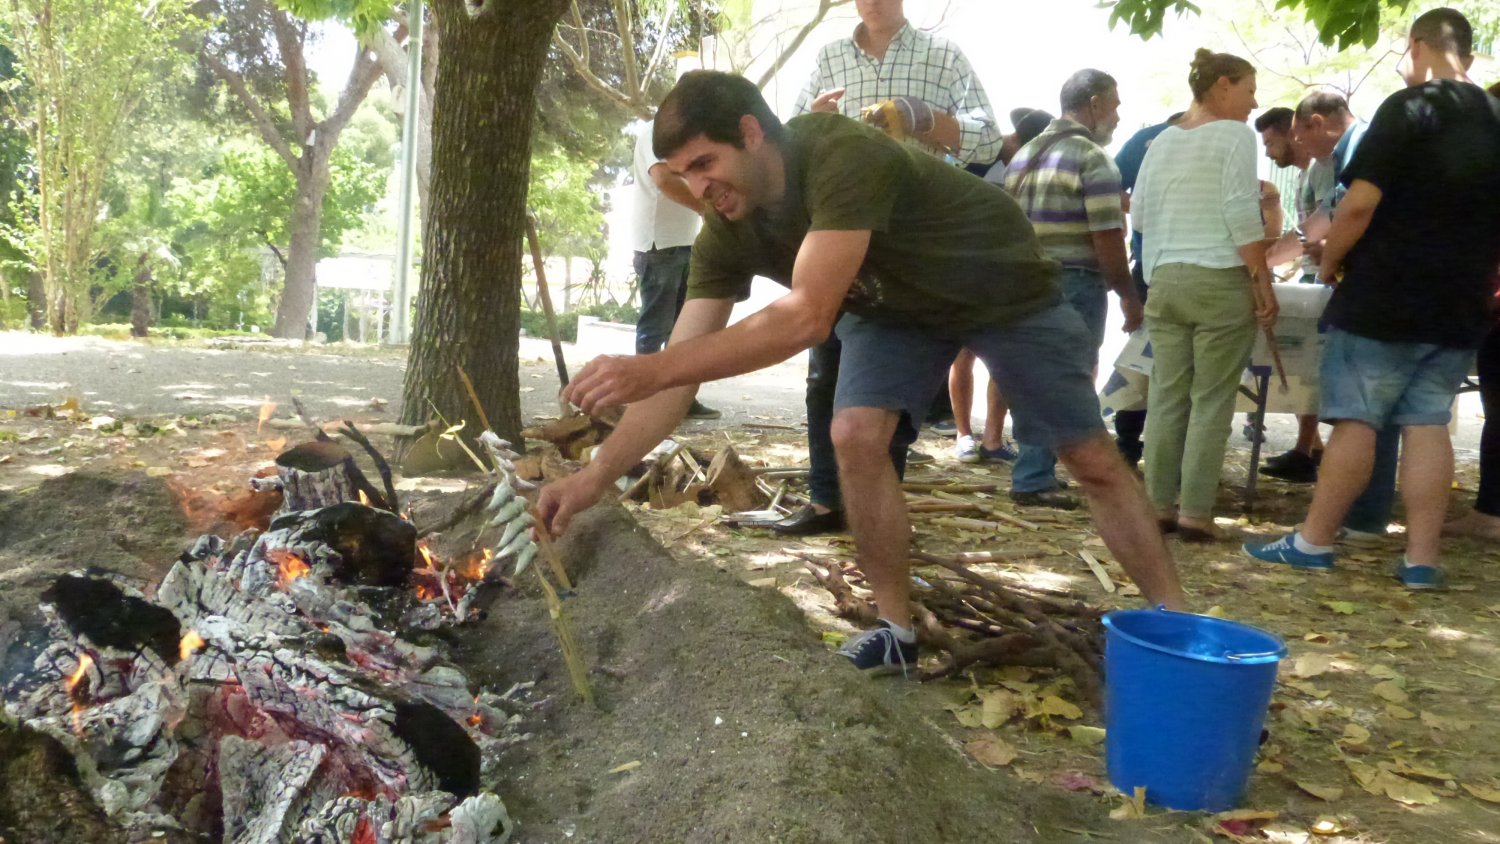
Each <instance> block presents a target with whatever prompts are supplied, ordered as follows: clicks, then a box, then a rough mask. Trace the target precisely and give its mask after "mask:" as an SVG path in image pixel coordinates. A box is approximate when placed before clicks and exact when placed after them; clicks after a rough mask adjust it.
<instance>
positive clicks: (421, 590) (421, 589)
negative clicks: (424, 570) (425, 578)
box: [417, 583, 443, 601]
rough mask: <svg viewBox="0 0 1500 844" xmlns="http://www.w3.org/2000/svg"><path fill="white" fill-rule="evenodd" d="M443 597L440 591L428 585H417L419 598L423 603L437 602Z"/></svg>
mask: <svg viewBox="0 0 1500 844" xmlns="http://www.w3.org/2000/svg"><path fill="white" fill-rule="evenodd" d="M442 596H443V592H442V590H440V589H436V588H434V587H432V586H428V585H427V584H426V583H418V584H417V597H418V598H419V599H421V600H423V601H436V600H437V599H438V598H441V597H442Z"/></svg>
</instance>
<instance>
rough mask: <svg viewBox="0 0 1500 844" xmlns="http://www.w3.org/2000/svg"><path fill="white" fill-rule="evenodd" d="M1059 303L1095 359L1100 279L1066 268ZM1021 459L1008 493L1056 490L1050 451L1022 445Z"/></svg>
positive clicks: (1105, 302)
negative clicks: (1074, 318)
mask: <svg viewBox="0 0 1500 844" xmlns="http://www.w3.org/2000/svg"><path fill="white" fill-rule="evenodd" d="M1059 282H1060V283H1061V286H1062V292H1063V299H1064V301H1066V302H1067V303H1068V305H1069V306H1071V307H1072V308H1073V310H1075V311H1077V312H1078V315H1079V316H1081V317H1083V324H1084V327H1085V328H1087V329H1088V332H1089V339H1090V341H1091V342H1092V343H1093V346H1092V348H1093V357H1094V359H1095V360H1097V359H1098V357H1099V347H1100V346H1102V345H1104V323H1105V321H1106V319H1107V318H1108V316H1109V293H1108V292H1107V291H1106V290H1105V288H1104V279H1103V278H1101V277H1100V275H1099V273H1097V272H1094V271H1092V270H1084V269H1078V268H1074V267H1066V268H1064V269H1063V271H1062V277H1061V278H1060V279H1059ZM1020 445H1021V456H1020V457H1018V458H1017V459H1016V465H1015V467H1014V468H1013V469H1012V470H1011V473H1010V488H1011V491H1012V492H1047V491H1049V490H1054V489H1057V455H1056V454H1054V453H1052V449H1050V448H1046V447H1044V446H1040V445H1034V444H1030V443H1026V442H1022V443H1021V444H1020Z"/></svg>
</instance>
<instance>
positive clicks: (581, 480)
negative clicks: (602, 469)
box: [536, 469, 611, 536]
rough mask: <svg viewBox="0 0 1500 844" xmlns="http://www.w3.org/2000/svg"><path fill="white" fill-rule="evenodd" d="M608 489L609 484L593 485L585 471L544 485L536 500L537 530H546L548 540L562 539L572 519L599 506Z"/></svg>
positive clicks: (589, 474) (594, 481) (590, 477)
mask: <svg viewBox="0 0 1500 844" xmlns="http://www.w3.org/2000/svg"><path fill="white" fill-rule="evenodd" d="M610 488H611V485H610V484H607V483H606V484H600V483H599V482H598V481H596V480H595V479H594V477H593V475H592V474H591V473H590V472H589V471H588V470H587V469H585V470H583V471H581V472H577V473H575V474H572V475H569V476H568V477H566V478H563V479H561V480H556V481H553V482H552V483H550V484H547V485H546V486H544V487H542V491H541V492H540V493H539V494H538V495H537V499H536V512H537V515H538V516H539V517H540V519H541V523H540V524H538V525H537V526H536V529H537V530H545V531H546V532H547V534H548V535H549V536H560V535H562V533H563V532H564V531H566V530H567V529H568V525H569V524H570V523H571V522H572V521H573V517H574V516H576V515H578V514H579V513H582V512H583V511H584V510H587V509H588V508H590V507H592V506H594V505H595V504H597V503H599V499H600V498H602V497H603V496H604V492H605V490H607V489H610Z"/></svg>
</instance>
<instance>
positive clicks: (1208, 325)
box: [1131, 50, 1276, 541]
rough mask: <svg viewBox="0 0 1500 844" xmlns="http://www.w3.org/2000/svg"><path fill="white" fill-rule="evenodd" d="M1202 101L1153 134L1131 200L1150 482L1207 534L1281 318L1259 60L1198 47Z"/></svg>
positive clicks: (1168, 507) (1175, 521) (1187, 532)
mask: <svg viewBox="0 0 1500 844" xmlns="http://www.w3.org/2000/svg"><path fill="white" fill-rule="evenodd" d="M1188 85H1189V87H1191V89H1192V92H1193V105H1192V108H1190V109H1189V110H1188V112H1187V115H1186V116H1184V117H1183V119H1182V120H1181V121H1180V122H1178V123H1177V124H1176V125H1174V126H1172V127H1170V128H1168V129H1167V130H1166V131H1164V132H1162V133H1161V135H1159V136H1158V137H1157V138H1156V141H1155V142H1154V143H1152V144H1151V148H1150V150H1149V151H1148V152H1147V154H1146V160H1145V162H1144V163H1142V165H1141V172H1140V175H1139V177H1138V178H1137V181H1136V186H1135V193H1134V194H1133V196H1132V200H1131V213H1132V216H1133V221H1134V223H1135V225H1136V226H1137V227H1138V228H1139V229H1140V230H1141V231H1142V232H1143V233H1144V235H1145V250H1144V253H1145V254H1144V256H1143V259H1144V260H1143V261H1142V269H1143V270H1144V272H1145V277H1146V283H1147V284H1148V285H1150V289H1151V295H1150V297H1149V298H1148V299H1147V300H1146V326H1147V328H1148V329H1149V331H1150V334H1151V349H1152V358H1153V364H1152V372H1151V388H1150V395H1149V396H1148V405H1149V407H1150V408H1151V417H1150V423H1149V424H1148V425H1147V428H1146V489H1147V492H1148V493H1150V496H1151V500H1152V502H1153V503H1154V504H1155V505H1156V508H1157V512H1158V518H1159V519H1160V521H1161V525H1162V529H1163V530H1165V531H1172V530H1178V531H1180V532H1181V533H1182V536H1183V538H1184V539H1189V540H1197V541H1209V540H1213V539H1217V538H1218V535H1217V532H1216V531H1215V529H1214V524H1213V505H1214V499H1215V497H1216V496H1217V493H1218V487H1219V475H1220V472H1221V471H1222V470H1223V467H1224V450H1225V448H1226V447H1227V440H1228V437H1229V429H1230V423H1231V421H1232V419H1233V416H1234V400H1235V393H1236V389H1237V387H1238V385H1239V381H1240V373H1241V372H1242V371H1243V370H1244V368H1245V364H1246V363H1247V362H1248V361H1249V358H1250V348H1251V346H1252V345H1253V344H1254V342H1255V330H1256V323H1257V321H1258V322H1260V323H1261V324H1262V325H1272V324H1274V322H1275V320H1276V297H1275V295H1274V294H1273V293H1272V292H1271V274H1270V271H1269V269H1268V268H1267V267H1266V243H1265V239H1264V238H1265V229H1264V227H1263V225H1262V222H1261V213H1260V181H1259V179H1258V178H1257V176H1256V169H1255V156H1256V138H1255V133H1254V132H1253V131H1251V129H1250V127H1249V126H1248V125H1246V123H1245V121H1246V120H1247V119H1249V117H1250V112H1251V111H1252V110H1253V109H1254V108H1255V106H1256V103H1255V69H1254V68H1253V67H1251V65H1250V63H1249V62H1247V61H1245V60H1244V59H1242V58H1239V57H1238V56H1232V55H1229V54H1227V53H1212V52H1209V51H1208V50H1199V51H1198V53H1197V55H1196V56H1195V57H1194V59H1193V64H1192V70H1191V71H1190V73H1189V74H1188Z"/></svg>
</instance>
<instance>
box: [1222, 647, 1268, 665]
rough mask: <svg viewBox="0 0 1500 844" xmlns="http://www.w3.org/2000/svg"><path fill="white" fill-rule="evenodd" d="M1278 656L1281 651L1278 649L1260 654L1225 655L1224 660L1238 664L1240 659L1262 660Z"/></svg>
mask: <svg viewBox="0 0 1500 844" xmlns="http://www.w3.org/2000/svg"><path fill="white" fill-rule="evenodd" d="M1280 655H1281V651H1280V650H1279V649H1278V650H1274V651H1262V652H1260V653H1258V654H1225V655H1224V658H1225V659H1227V660H1231V661H1234V662H1238V661H1239V660H1242V659H1264V658H1265V657H1268V656H1280Z"/></svg>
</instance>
